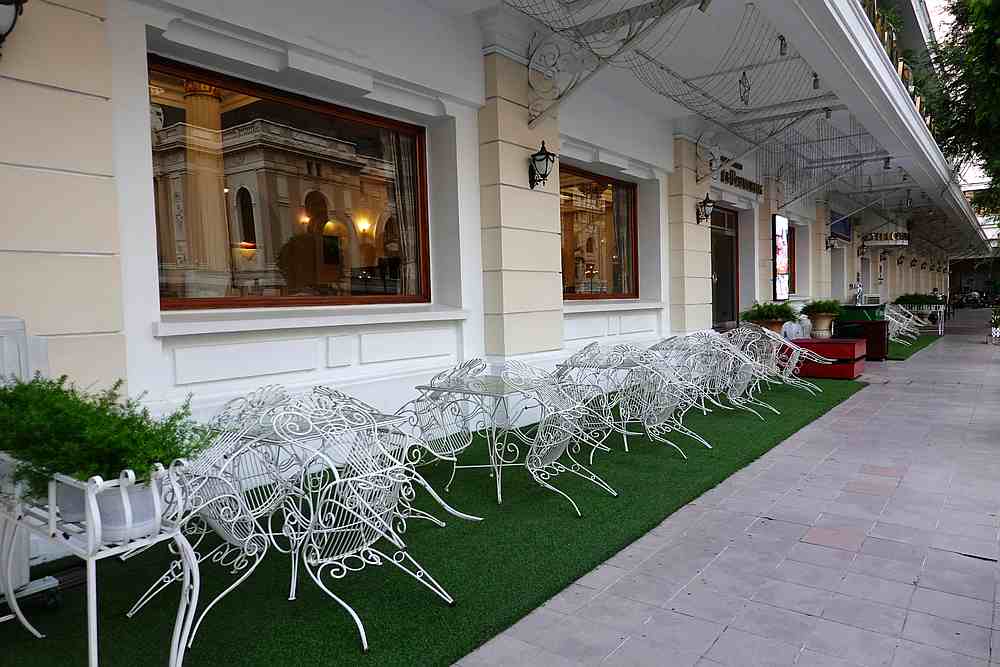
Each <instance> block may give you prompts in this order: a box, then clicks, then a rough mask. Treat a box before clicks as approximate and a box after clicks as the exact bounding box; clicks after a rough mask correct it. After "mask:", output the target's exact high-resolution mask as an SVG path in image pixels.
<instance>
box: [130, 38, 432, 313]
mask: <svg viewBox="0 0 1000 667" xmlns="http://www.w3.org/2000/svg"><path fill="white" fill-rule="evenodd" d="M149 95H150V115H151V122H152V133H153V136H152V145H153V178H154V193H155V197H156V228H157V229H156V231H157V246H158V247H157V251H158V258H159V268H160V302H161V306H162V307H163V308H165V309H171V308H218V307H224V308H232V307H240V306H286V305H287V306H290V305H322V304H347V303H379V302H413V301H428V300H429V299H430V286H429V280H428V276H429V271H428V269H429V266H428V259H427V257H428V252H427V194H426V174H425V159H424V132H423V129H422V128H420V127H417V126H413V125H408V124H405V123H400V122H397V121H392V120H388V119H384V118H380V117H377V116H372V115H369V114H365V113H361V112H356V111H350V110H347V109H343V108H340V107H335V106H333V105H330V104H325V103H319V102H313V101H310V100H307V99H304V98H301V97H297V96H293V95H287V94H283V93H279V92H277V91H274V90H271V89H267V88H263V87H260V86H256V85H252V84H249V83H246V82H242V81H238V80H235V79H231V78H228V77H222V76H217V75H214V74H211V73H207V72H204V71H202V70H196V69H191V68H188V67H185V66H181V65H178V64H175V63H171V62H167V61H163V60H160V59H158V58H151V60H150V72H149Z"/></svg>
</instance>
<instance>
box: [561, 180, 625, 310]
mask: <svg viewBox="0 0 1000 667" xmlns="http://www.w3.org/2000/svg"><path fill="white" fill-rule="evenodd" d="M563 173H567V174H575V175H577V176H583V177H585V178H593V179H594V180H601V181H607V182H609V183H614V184H615V185H622V186H625V187H628V188H630V189H631V190H632V201H633V202H634V205H633V206H632V211H631V212H630V215H629V222H628V224H629V230H630V232H631V237H632V244H631V245H632V248H631V251H632V285H633V288H632V291H630V292H627V293H625V292H615V293H613V294H612V293H608V294H575V293H574V294H566V292H563V301H587V300H594V299H638V298H639V217H638V211H639V187H638V185H637V184H635V183H632V182H631V181H623V180H621V179H617V178H611V177H610V176H604V175H602V174H595V173H594V172H592V171H587V170H586V169H581V168H579V167H572V166H569V165H565V164H560V165H559V175H560V177H561V176H562V174H563ZM559 192H560V193H561V192H562V183H560V187H559ZM559 233H560V235H562V207H561V206H560V209H559ZM559 252H560V262H559V264H560V266H561V265H562V260H561V256H562V246H561V245H560V250H559Z"/></svg>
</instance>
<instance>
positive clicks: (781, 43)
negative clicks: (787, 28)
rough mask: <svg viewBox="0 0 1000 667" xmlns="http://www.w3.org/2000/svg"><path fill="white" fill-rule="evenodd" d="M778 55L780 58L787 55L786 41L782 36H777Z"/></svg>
mask: <svg viewBox="0 0 1000 667" xmlns="http://www.w3.org/2000/svg"><path fill="white" fill-rule="evenodd" d="M778 55H779V56H781V57H785V56H787V55H788V40H787V39H785V36H784V35H778Z"/></svg>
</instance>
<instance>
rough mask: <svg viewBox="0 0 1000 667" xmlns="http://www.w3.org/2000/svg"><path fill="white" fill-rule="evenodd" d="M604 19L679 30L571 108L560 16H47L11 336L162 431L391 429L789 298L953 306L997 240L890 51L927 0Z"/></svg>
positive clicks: (15, 193) (102, 1) (229, 6)
mask: <svg viewBox="0 0 1000 667" xmlns="http://www.w3.org/2000/svg"><path fill="white" fill-rule="evenodd" d="M595 4H596V5H599V6H601V7H611V6H612V5H615V4H619V5H621V7H620V8H619V10H620V11H625V12H631V14H626V15H625V16H626V17H631V18H637V17H639V14H640V13H641V12H643V11H646V12H661V13H663V14H665V16H666V18H665V20H664V21H662V22H661V23H659V24H658V29H660V30H661V32H660V33H658V37H657V39H656V40H655V42H652V43H650V44H647V45H646V46H648V47H649V50H648V51H641V50H640V49H639V47H637V48H636V50H635V51H634V52H631V53H632V55H631V56H630V58H631V60H618V61H614V62H608V63H603V62H600V61H599V59H598V60H595V59H594V57H593V56H590V57H589V60H588V58H587V57H585V58H583V59H582V60H578V62H577V64H576V67H577V68H578V70H577V71H576V72H573V71H572V67H570V68H569V69H568V70H567V69H563V70H562V71H560V72H558V76H557V77H556V78H555V79H550V82H551V81H555V82H556V87H557V89H558V90H557V91H556V92H557V94H558V95H561V96H560V97H559V98H558V99H553V98H554V97H555V96H554V95H552V94H551V92H552V91H546V90H544V87H545V81H546V79H545V77H544V76H541V75H542V74H544V72H543V67H542V65H540V64H539V63H542V62H543V56H544V52H543V51H542V49H543V48H547V47H546V46H545V45H546V44H552V43H556V44H561V45H562V46H563V47H564V48H565V46H566V45H567V44H571V43H572V41H573V38H572V37H567V35H576V38H577V39H579V40H580V41H582V42H584V43H586V42H587V38H588V36H589V35H590V34H592V33H594V32H595V30H592V29H588V23H587V22H586V21H583V20H581V19H580V17H579V16H569V17H568V18H567V17H563V19H564V20H574V21H577V22H576V23H575V24H574V25H573V26H572V30H570V31H569V32H565V33H563V35H562V36H561V37H560V36H557V37H556V38H554V39H555V42H553V41H552V39H553V37H552V33H551V29H552V28H557V29H558V28H559V27H560V24H559V23H558V20H556V19H553V18H552V15H551V14H544V13H541V14H539V13H538V12H532V11H531V10H532V8H533V7H534V8H535V9H538V8H539V7H542V8H543V9H544V7H545V6H546V5H552V6H559V5H560V3H559V2H556V1H555V0H548V2H532V3H529V2H509V3H502V2H491V1H487V0H477V1H468V2H458V1H456V0H426V2H402V1H396V0H369V1H368V2H364V3H360V2H332V3H331V2H319V1H318V0H290V1H289V2H286V3H282V4H280V5H277V4H273V3H260V2H248V1H247V0H243V1H241V2H235V1H230V0H224V1H221V2H214V3H208V2H204V1H199V0H172V1H169V2H168V1H155V2H154V1H153V0H149V1H148V2H138V1H133V0H61V1H60V2H59V3H55V2H49V1H48V0H35V1H33V2H32V3H30V4H29V5H28V6H27V7H26V9H25V13H24V16H23V17H22V19H21V22H20V23H19V25H18V27H17V29H16V31H15V32H14V33H13V34H12V35H11V36H10V38H9V39H8V40H7V42H6V44H5V45H4V47H3V57H2V59H0V100H3V104H0V119H2V120H3V123H4V126H5V127H6V128H7V131H6V133H5V140H4V141H3V142H2V143H0V195H2V196H0V199H2V200H3V201H4V202H6V204H7V205H6V207H5V215H4V217H3V219H2V220H0V280H2V284H3V289H2V290H0V314H3V315H14V316H17V317H20V318H23V319H24V320H25V321H26V323H27V327H28V331H29V333H30V334H31V335H34V336H37V337H39V338H40V339H41V340H42V341H44V343H45V346H46V347H47V350H48V354H47V356H48V361H47V365H48V370H49V372H50V373H52V374H63V373H65V374H67V375H69V376H70V377H71V378H72V379H74V381H76V382H77V383H78V384H81V385H84V386H89V385H93V384H97V385H106V384H108V383H110V382H113V381H114V380H115V379H118V378H121V379H123V380H125V381H126V386H127V388H128V391H129V393H130V394H131V395H140V394H142V395H144V400H146V401H147V402H148V403H149V404H150V405H151V406H153V407H154V408H157V409H162V408H167V407H172V406H175V405H177V404H179V403H181V402H183V401H184V400H185V399H186V398H187V397H188V396H192V402H193V406H194V408H195V410H196V412H197V413H199V414H209V413H210V412H211V411H212V410H214V409H215V408H216V407H217V406H219V405H220V404H221V403H223V402H225V401H226V400H229V399H230V398H232V397H234V396H236V395H240V394H243V393H246V392H247V391H249V390H251V389H253V388H256V387H258V386H260V385H263V384H269V383H281V384H284V385H286V386H288V387H289V388H291V389H305V388H307V387H310V386H313V385H317V384H329V385H334V386H336V387H337V388H339V389H342V390H344V391H346V392H348V393H352V394H354V395H357V396H358V397H359V398H362V399H365V400H368V401H371V402H373V403H375V404H377V405H379V406H380V407H383V408H386V409H390V408H395V407H396V406H398V405H400V404H401V403H403V402H404V401H405V400H407V399H408V398H410V397H411V395H412V393H413V390H412V388H413V386H415V385H417V384H420V383H421V382H423V381H425V380H426V379H427V378H428V377H429V375H431V374H432V373H434V372H437V371H439V370H441V369H442V368H445V367H447V366H450V365H453V364H455V363H456V362H458V361H461V360H464V359H469V358H472V357H485V358H487V359H488V360H489V361H490V362H491V363H494V364H499V363H502V362H503V361H505V360H507V359H512V358H518V359H522V360H524V361H527V362H529V363H537V364H541V365H552V364H554V363H556V362H558V361H559V360H560V359H562V358H564V357H565V356H567V355H568V354H571V353H572V352H573V351H574V350H576V349H579V348H580V347H582V346H584V345H586V344H588V343H590V342H593V341H598V342H601V343H607V344H614V343H619V342H632V343H636V344H643V343H651V342H654V341H656V340H658V339H660V338H662V337H664V336H667V335H670V334H676V333H684V332H690V331H696V330H699V329H704V328H708V327H712V326H717V327H725V326H730V325H731V324H733V323H734V322H735V321H737V319H738V313H739V312H740V311H741V310H744V309H746V308H747V307H749V306H750V305H752V304H753V303H754V302H758V301H759V302H763V301H770V300H773V299H775V298H776V297H784V296H785V295H784V294H778V293H776V291H775V290H776V288H775V285H776V282H778V281H781V282H782V284H787V287H788V291H789V294H788V298H789V299H791V300H792V301H804V300H808V299H818V298H831V297H832V298H840V299H845V300H847V299H853V295H854V291H855V288H856V285H857V283H858V282H859V281H860V282H861V284H862V286H863V290H864V291H865V293H866V294H867V295H869V297H870V298H879V299H881V300H883V301H884V300H889V299H892V298H894V297H895V296H897V295H899V294H902V293H906V292H929V291H930V290H931V289H933V288H935V287H936V288H938V289H940V290H941V291H946V290H947V264H948V258H949V256H952V255H956V254H958V253H960V252H962V251H964V250H965V249H966V248H967V247H968V246H970V245H975V244H977V243H982V239H981V236H980V235H979V231H978V229H979V228H978V225H977V224H976V219H975V216H974V215H973V213H972V211H971V209H970V208H969V206H968V204H967V202H966V200H965V199H964V197H963V196H962V193H961V191H960V190H959V188H958V186H957V184H956V183H955V182H954V179H953V177H952V174H951V170H950V166H949V165H948V163H947V162H946V160H945V159H944V157H943V156H942V155H941V152H940V150H939V149H938V147H937V144H936V143H935V142H934V139H933V135H932V133H931V128H932V127H933V125H932V124H931V126H930V127H929V126H928V121H927V119H926V118H925V117H924V116H923V114H922V111H921V109H920V106H919V102H917V101H916V100H915V96H914V94H913V92H912V91H910V90H908V88H907V85H906V83H904V78H901V74H902V73H904V72H905V70H904V68H903V67H902V65H900V62H901V58H899V57H897V55H896V53H895V52H894V51H893V50H892V48H894V44H895V42H894V40H898V41H899V42H900V43H903V42H904V41H906V42H907V43H911V45H916V46H917V47H919V46H920V45H921V44H924V43H925V40H926V37H927V30H928V29H927V27H926V26H927V25H928V22H927V19H926V15H925V12H924V10H923V9H922V4H921V3H918V2H914V3H913V6H912V7H910V11H909V12H904V13H906V16H905V17H904V18H905V20H906V25H905V26H903V27H902V28H901V30H900V34H899V35H898V36H896V35H891V37H893V39H889V40H887V34H886V32H885V30H881V31H877V30H876V28H877V25H876V24H878V20H876V21H875V22H874V23H873V20H872V19H873V18H876V19H877V16H878V15H877V14H876V13H875V9H874V6H870V7H867V8H866V7H865V6H863V5H862V4H860V3H859V2H858V1H857V0H822V1H816V2H805V1H801V2H779V1H778V0H763V1H762V2H759V3H757V4H756V5H746V4H744V3H740V2H735V1H734V0H733V1H730V0H715V1H714V2H711V3H708V4H707V6H705V7H704V8H703V9H702V8H699V7H698V6H697V4H693V5H690V6H685V5H684V4H683V3H677V4H672V3H662V2H653V3H646V4H642V3H638V2H625V1H623V2H620V3H605V2H602V3H595ZM702 4H703V5H705V3H702ZM904 4H907V3H904ZM866 9H867V11H866ZM519 10H524V11H519ZM605 11H608V10H607V9H606V10H605ZM598 18H601V19H605V18H606V17H598ZM591 20H593V19H591ZM748 26H749V27H748ZM562 27H564V28H565V27H566V26H565V25H563V26H562ZM750 27H752V28H753V30H750ZM588 30H589V32H588ZM921 31H923V32H921ZM67 35H73V39H67ZM904 37H905V39H904ZM546 40H549V41H548V42H547V41H546ZM560 40H561V41H560ZM887 43H888V44H887ZM734 45H735V46H734ZM578 46H579V45H578ZM640 46H641V45H640ZM634 53H641V54H642V57H643V58H648V61H644V62H643V63H637V61H636V60H635V56H634ZM563 66H567V63H565V62H564V63H562V64H561V65H560V67H563ZM556 69H559V68H558V67H557V68H556ZM567 72H569V73H568V74H567ZM567 80H568V81H569V84H567V83H566V81H567ZM803 82H805V83H803ZM668 84H669V85H668ZM800 84H801V88H802V90H799V89H798V88H796V86H800ZM692 90H694V91H698V92H697V94H696V95H695V94H692V93H691V91H692ZM709 99H710V100H714V103H717V107H713V106H712V104H710V103H708V102H706V100H709ZM741 105H742V106H741ZM540 112H541V113H543V115H542V116H541V117H537V118H536V116H538V114H539V113H540ZM542 142H544V143H545V146H546V148H547V149H548V150H550V151H552V152H553V153H554V154H556V155H557V156H558V159H557V162H556V165H555V167H554V169H553V171H552V173H551V174H550V176H549V178H548V179H547V181H546V182H545V183H543V184H538V185H537V186H536V187H532V184H531V183H530V182H529V170H528V163H529V156H531V155H532V154H533V153H535V152H536V151H538V150H539V148H540V146H541V145H542ZM829 146H836V147H837V150H827V148H824V147H829ZM824 151H826V152H824ZM706 195H707V196H708V200H709V201H710V202H712V203H714V211H713V212H712V214H711V215H708V216H704V215H702V212H703V210H702V209H700V208H699V206H701V205H702V203H703V202H704V201H705V198H706ZM776 215H777V216H779V217H780V218H781V219H783V220H787V221H788V224H789V225H790V226H789V231H788V232H787V233H784V228H783V227H782V228H780V231H781V233H780V238H781V240H780V242H778V243H776V242H775V238H774V231H775V229H776V228H775V226H774V225H775V216H776ZM870 234H874V236H868V241H867V242H866V241H865V240H864V239H865V238H866V236H867V235H870ZM906 236H908V238H909V244H908V245H906V246H900V245H877V244H876V243H873V241H875V242H878V241H879V240H885V239H893V240H896V239H899V238H904V237H906ZM776 249H778V250H779V259H778V262H776V261H775V254H774V253H775V250H776ZM786 250H787V256H786V255H784V254H782V253H783V252H784V251H786ZM776 265H779V268H780V270H776ZM938 269H940V270H938Z"/></svg>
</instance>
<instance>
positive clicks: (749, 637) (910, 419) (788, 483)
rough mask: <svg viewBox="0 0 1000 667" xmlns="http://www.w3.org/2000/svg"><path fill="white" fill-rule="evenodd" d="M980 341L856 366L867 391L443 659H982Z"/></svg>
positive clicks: (991, 523)
mask: <svg viewBox="0 0 1000 667" xmlns="http://www.w3.org/2000/svg"><path fill="white" fill-rule="evenodd" d="M986 317H987V315H986V314H985V311H980V312H977V313H972V312H969V311H964V312H963V311H960V312H959V316H958V321H957V324H958V325H959V327H956V330H957V331H962V332H966V331H969V329H968V327H967V326H966V327H962V326H961V325H963V324H965V325H968V324H971V323H976V322H981V323H982V327H981V328H980V327H977V328H976V329H975V330H978V331H982V332H983V333H985V331H986V322H987V319H986ZM983 340H984V338H983V336H982V335H977V336H975V337H973V336H969V335H949V336H946V337H945V338H944V339H943V340H941V341H939V342H938V343H936V344H935V345H933V346H931V347H930V348H927V349H926V350H924V351H922V352H919V353H918V354H917V355H915V356H914V357H912V358H911V359H910V360H909V361H907V362H903V363H899V362H897V363H888V364H869V374H868V376H867V379H868V380H869V381H870V382H872V383H873V384H872V386H870V387H868V388H866V389H865V390H863V391H861V392H859V393H858V394H856V395H855V396H854V397H852V398H851V399H850V400H848V401H846V402H845V403H843V404H841V405H840V406H838V407H837V408H836V409H835V410H833V411H832V412H830V413H829V414H827V415H826V416H825V417H823V418H822V419H819V420H817V421H816V422H814V423H812V424H811V425H809V426H808V427H806V428H805V429H803V430H801V431H800V432H798V433H797V434H795V435H794V436H792V437H791V438H789V439H788V440H786V441H785V442H783V443H782V444H780V445H778V446H777V447H775V448H774V449H773V450H772V451H771V452H769V453H768V454H767V455H765V456H764V457H763V458H761V459H760V460H759V461H757V462H755V463H754V464H752V465H750V466H749V467H747V468H745V469H744V470H742V471H740V472H738V473H736V474H735V475H733V476H732V477H730V478H729V479H728V480H726V481H725V482H724V483H723V484H721V485H719V486H718V487H716V488H715V489H713V490H711V491H709V492H708V493H706V494H705V495H703V496H702V497H701V498H699V499H697V500H696V501H694V502H692V503H691V504H689V505H688V506H686V507H684V508H682V509H681V510H680V511H678V512H676V513H675V514H674V515H672V516H671V517H669V518H668V519H667V520H666V521H664V522H663V523H662V524H661V525H660V526H659V527H658V528H656V529H655V530H653V531H651V532H650V533H648V534H647V535H645V536H644V537H642V538H641V539H639V540H638V541H637V542H635V543H633V544H632V545H631V546H629V547H628V548H626V549H625V550H624V551H622V552H620V553H619V554H618V555H616V556H615V557H614V558H612V559H611V560H609V561H607V562H606V563H605V564H604V565H601V566H600V567H598V568H597V569H596V570H594V571H593V572H591V573H589V574H587V575H586V576H584V577H583V578H581V579H580V580H579V581H577V582H576V583H575V584H573V585H571V586H570V587H569V588H567V589H566V590H565V591H563V592H562V593H560V594H559V595H557V596H556V597H555V598H553V599H552V600H550V601H549V602H548V603H547V604H546V605H545V606H543V607H542V608H540V609H537V610H536V611H534V612H533V613H532V614H530V615H529V616H528V617H526V618H525V619H523V620H522V621H521V622H519V623H517V624H516V625H515V626H514V627H512V628H510V629H509V630H507V631H506V632H504V633H502V634H501V635H500V636H498V637H496V638H495V639H493V640H492V641H491V642H489V643H488V644H486V645H485V646H483V647H482V648H480V649H479V650H478V651H476V652H475V653H473V654H471V655H469V656H467V657H466V658H465V659H464V660H462V661H461V663H460V664H462V665H468V666H470V667H473V666H478V665H543V666H544V667H560V666H563V665H579V664H604V665H669V666H670V667H689V666H692V665H697V666H698V667H718V665H737V666H739V667H749V666H751V665H792V664H795V665H802V666H809V667H820V666H822V667H833V666H839V667H848V666H851V665H866V666H872V667H874V666H876V665H894V666H897V665H898V666H903V665H906V666H927V667H931V666H933V667H950V666H964V665H980V666H982V667H986V666H987V665H1000V629H998V630H993V629H992V628H994V627H998V628H1000V613H997V610H995V608H994V602H995V601H996V600H997V597H996V593H995V589H996V582H997V581H998V573H1000V570H998V566H997V563H996V559H997V555H998V552H997V549H998V541H997V539H998V535H997V530H998V526H1000V520H998V515H1000V483H998V482H1000V348H997V347H994V346H991V345H985V344H983ZM665 482H668V481H665ZM991 645H992V648H991ZM991 656H992V658H993V662H990V658H991Z"/></svg>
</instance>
